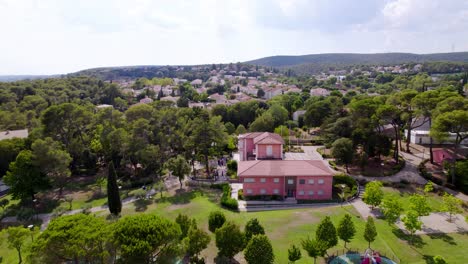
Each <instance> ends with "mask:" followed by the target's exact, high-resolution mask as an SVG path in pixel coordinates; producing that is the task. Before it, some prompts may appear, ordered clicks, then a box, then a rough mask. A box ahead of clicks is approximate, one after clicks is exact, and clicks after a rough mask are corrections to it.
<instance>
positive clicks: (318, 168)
mask: <svg viewBox="0 0 468 264" xmlns="http://www.w3.org/2000/svg"><path fill="white" fill-rule="evenodd" d="M237 175H238V176H240V177H241V176H261V177H265V176H333V172H332V171H331V170H330V168H329V167H328V166H327V165H326V164H325V162H324V161H323V160H250V161H240V162H239V165H238V169H237Z"/></svg>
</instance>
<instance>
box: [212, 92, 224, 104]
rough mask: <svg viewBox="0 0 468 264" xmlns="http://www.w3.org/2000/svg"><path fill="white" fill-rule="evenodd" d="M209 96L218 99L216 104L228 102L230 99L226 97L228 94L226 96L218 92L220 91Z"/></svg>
mask: <svg viewBox="0 0 468 264" xmlns="http://www.w3.org/2000/svg"><path fill="white" fill-rule="evenodd" d="M208 98H209V99H211V100H214V101H216V104H226V103H227V101H228V100H227V99H226V96H224V95H223V94H218V93H215V94H212V95H210V96H208Z"/></svg>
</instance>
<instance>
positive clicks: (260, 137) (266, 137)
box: [239, 132, 284, 144]
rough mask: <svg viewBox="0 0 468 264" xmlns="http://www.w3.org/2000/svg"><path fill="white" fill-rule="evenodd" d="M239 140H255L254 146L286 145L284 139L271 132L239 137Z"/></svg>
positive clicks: (253, 133)
mask: <svg viewBox="0 0 468 264" xmlns="http://www.w3.org/2000/svg"><path fill="white" fill-rule="evenodd" d="M239 138H253V143H254V144H284V140H283V138H282V137H281V136H280V135H278V134H275V133H270V132H252V133H246V134H242V135H239Z"/></svg>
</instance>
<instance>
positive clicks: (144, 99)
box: [140, 97, 153, 104]
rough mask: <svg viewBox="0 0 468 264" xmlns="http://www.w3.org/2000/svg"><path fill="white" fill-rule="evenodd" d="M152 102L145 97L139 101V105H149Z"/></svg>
mask: <svg viewBox="0 0 468 264" xmlns="http://www.w3.org/2000/svg"><path fill="white" fill-rule="evenodd" d="M152 102H153V99H151V98H149V97H145V98H143V99H141V100H140V103H142V104H150V103H152Z"/></svg>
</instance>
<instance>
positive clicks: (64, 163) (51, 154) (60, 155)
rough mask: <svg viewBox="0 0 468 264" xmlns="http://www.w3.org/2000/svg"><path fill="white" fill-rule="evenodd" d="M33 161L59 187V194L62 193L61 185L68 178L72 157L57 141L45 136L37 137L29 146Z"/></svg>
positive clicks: (63, 185)
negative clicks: (43, 137) (42, 137)
mask: <svg viewBox="0 0 468 264" xmlns="http://www.w3.org/2000/svg"><path fill="white" fill-rule="evenodd" d="M31 149H32V152H33V155H34V163H35V164H36V166H37V167H39V168H40V169H41V171H42V173H44V174H45V175H47V176H48V177H49V179H50V181H51V183H52V185H53V186H54V187H56V188H59V195H62V190H63V187H65V184H66V183H67V181H68V179H69V178H70V175H71V171H70V169H69V166H70V163H71V161H72V157H71V156H70V154H68V152H67V151H65V150H63V149H62V146H61V144H60V143H59V142H57V141H54V140H53V139H52V138H50V137H47V138H45V139H44V140H43V139H37V140H36V141H34V143H33V144H32V146H31Z"/></svg>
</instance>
